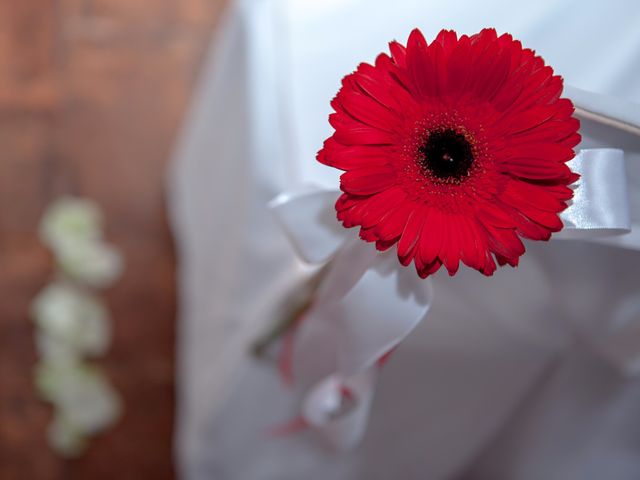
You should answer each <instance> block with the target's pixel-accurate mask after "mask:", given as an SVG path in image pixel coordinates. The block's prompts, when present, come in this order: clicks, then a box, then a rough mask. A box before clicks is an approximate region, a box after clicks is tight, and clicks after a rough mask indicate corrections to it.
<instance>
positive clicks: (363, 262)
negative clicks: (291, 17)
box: [269, 149, 631, 450]
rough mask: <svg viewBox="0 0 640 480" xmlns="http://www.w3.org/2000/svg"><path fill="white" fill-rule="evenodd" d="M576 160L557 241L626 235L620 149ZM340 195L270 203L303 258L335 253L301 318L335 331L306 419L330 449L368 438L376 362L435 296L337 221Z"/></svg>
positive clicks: (320, 259) (426, 283) (317, 193)
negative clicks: (331, 356)
mask: <svg viewBox="0 0 640 480" xmlns="http://www.w3.org/2000/svg"><path fill="white" fill-rule="evenodd" d="M570 166H571V168H572V170H573V171H575V172H576V173H579V174H580V175H581V178H580V181H579V182H578V183H577V186H576V192H575V196H574V199H573V201H572V204H571V205H570V207H569V208H567V210H565V212H563V213H562V215H561V218H562V220H563V222H564V223H565V225H566V227H565V229H563V231H562V235H554V238H556V237H561V238H565V239H569V238H573V239H576V238H581V239H594V238H598V237H602V236H610V235H620V234H624V233H628V232H629V231H630V228H631V227H630V221H629V209H628V201H627V196H626V195H627V192H626V175H625V169H624V156H623V152H622V151H621V150H617V149H591V150H583V151H581V152H579V153H578V154H577V156H576V158H575V159H574V160H572V163H571V164H570ZM338 195H339V192H337V191H326V190H318V189H313V188H307V189H305V190H302V191H298V192H291V193H284V194H281V195H279V196H278V197H277V198H275V199H274V200H273V201H272V202H271V203H270V205H269V206H270V208H271V210H272V211H273V213H274V215H275V217H276V219H277V221H278V222H279V224H280V225H281V227H282V229H283V230H284V232H285V233H286V234H287V236H288V237H289V239H290V241H291V243H292V245H293V247H294V248H295V250H296V251H297V253H298V254H299V256H300V257H301V258H302V259H303V260H304V261H306V262H308V263H311V264H322V263H325V262H327V261H329V260H330V259H331V264H330V265H329V266H328V268H329V270H328V272H327V273H326V275H325V277H324V278H323V280H322V283H321V285H320V287H319V289H318V292H317V295H316V298H315V302H314V304H313V306H312V308H311V309H310V310H309V312H308V313H307V316H306V317H305V320H304V323H305V324H307V325H308V324H312V325H313V324H316V325H322V326H323V327H324V328H325V329H328V331H329V332H330V335H329V341H331V342H332V343H333V346H334V347H335V350H336V357H337V358H336V362H335V365H336V368H335V371H334V372H333V373H332V374H330V375H328V376H327V377H325V378H324V379H323V380H321V381H320V382H318V383H317V384H316V385H315V386H314V387H313V388H312V389H311V390H310V391H309V393H308V394H307V396H306V398H305V400H304V403H303V406H302V416H303V418H304V420H305V421H306V422H307V423H308V424H309V425H310V426H312V427H313V428H314V429H316V430H317V431H318V432H319V433H321V434H322V435H323V436H324V437H325V439H326V440H328V442H329V444H330V445H331V446H332V447H333V448H335V449H338V450H347V449H349V448H352V447H354V446H356V445H357V444H358V443H359V442H360V440H361V438H362V436H363V435H364V431H365V428H366V424H367V418H368V415H369V410H370V407H371V402H372V398H373V393H374V390H375V383H376V378H377V369H378V367H377V365H376V364H377V362H378V360H379V359H380V358H381V357H382V356H383V355H384V354H385V353H387V352H389V351H390V350H391V349H393V348H394V347H395V346H397V345H398V344H399V343H400V342H401V341H402V340H403V339H404V338H405V337H406V336H407V335H408V334H409V333H410V332H411V331H412V330H413V329H414V328H415V327H416V325H418V323H419V322H420V320H422V318H424V317H425V316H426V314H427V312H428V311H429V307H430V304H431V300H432V296H433V294H432V286H431V281H430V279H427V280H422V279H420V278H419V277H418V276H417V275H416V273H415V272H414V270H413V269H412V268H404V267H402V266H401V265H400V263H399V262H398V261H397V259H396V256H395V253H394V251H393V249H390V251H388V252H385V253H380V252H377V251H376V250H375V247H374V245H373V244H368V243H365V242H363V241H361V240H360V239H358V238H357V237H355V236H354V232H353V230H348V229H345V228H343V227H342V226H341V225H340V224H339V223H338V222H337V220H336V218H335V210H334V204H335V201H336V199H337V197H338ZM372 298H377V299H379V298H384V301H382V302H381V301H377V302H371V301H370V299H372Z"/></svg>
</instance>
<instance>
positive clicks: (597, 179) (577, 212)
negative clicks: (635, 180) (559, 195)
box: [554, 148, 631, 239]
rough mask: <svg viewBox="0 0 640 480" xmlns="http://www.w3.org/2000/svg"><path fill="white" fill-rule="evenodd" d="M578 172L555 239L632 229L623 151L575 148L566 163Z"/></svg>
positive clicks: (627, 231)
mask: <svg viewBox="0 0 640 480" xmlns="http://www.w3.org/2000/svg"><path fill="white" fill-rule="evenodd" d="M568 165H569V167H570V168H571V170H572V171H574V172H576V173H578V174H580V179H579V180H578V181H577V183H576V187H575V192H574V197H573V200H572V202H571V205H570V206H569V207H568V208H567V209H566V210H565V211H564V212H562V214H561V215H560V218H561V219H562V222H563V223H564V225H565V228H564V229H563V230H562V231H561V232H558V233H557V234H555V235H554V238H557V239H586V238H589V239H593V238H598V237H604V236H613V235H623V234H626V233H629V232H630V231H631V220H630V217H629V199H628V194H627V176H626V172H625V164H624V153H623V151H622V150H619V149H616V148H594V149H585V150H581V151H580V152H578V154H577V155H576V156H575V158H574V159H573V160H571V161H570V162H569V163H568Z"/></svg>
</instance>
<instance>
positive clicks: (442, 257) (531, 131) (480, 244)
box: [318, 29, 580, 278]
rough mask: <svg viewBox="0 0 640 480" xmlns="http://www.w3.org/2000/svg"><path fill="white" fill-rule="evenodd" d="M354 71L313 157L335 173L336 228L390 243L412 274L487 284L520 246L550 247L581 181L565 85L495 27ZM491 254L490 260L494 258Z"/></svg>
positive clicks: (394, 48) (446, 34)
mask: <svg viewBox="0 0 640 480" xmlns="http://www.w3.org/2000/svg"><path fill="white" fill-rule="evenodd" d="M389 46H390V51H391V55H390V56H389V55H386V54H380V55H379V56H378V58H377V59H376V62H375V65H369V64H367V63H362V64H360V65H359V66H358V69H357V70H356V71H355V72H354V73H352V74H350V75H347V76H346V77H345V78H344V79H343V81H342V88H341V89H340V91H339V92H338V94H337V96H336V97H335V98H334V100H333V101H332V103H331V105H332V107H333V109H334V110H335V113H333V114H331V116H330V117H329V121H330V123H331V125H332V126H333V127H334V128H335V132H334V134H333V135H332V136H331V137H330V138H329V139H327V140H326V141H325V143H324V146H323V148H322V150H320V152H319V153H318V160H319V161H320V162H322V163H324V164H326V165H330V166H332V167H335V168H338V169H340V170H344V171H345V172H346V173H344V174H342V176H341V177H340V187H341V189H342V191H343V192H344V193H343V194H342V195H341V197H340V199H339V200H338V202H337V203H336V210H337V212H338V219H339V220H340V221H341V222H342V223H343V225H344V226H345V227H353V226H360V236H361V237H362V238H363V239H364V240H366V241H369V242H376V246H377V248H378V249H379V250H385V249H388V248H389V247H391V246H392V245H394V244H396V243H397V245H398V247H397V248H398V257H399V259H400V262H401V263H402V264H403V265H408V264H409V263H411V261H412V260H413V262H414V263H415V266H416V269H417V271H418V274H419V275H420V276H421V277H423V278H424V277H427V276H428V275H430V274H432V273H434V272H436V271H437V270H438V269H439V268H440V267H441V266H442V265H443V264H444V266H445V267H446V269H447V270H448V272H449V274H450V275H453V274H455V272H456V271H457V270H458V265H459V262H460V260H462V262H464V263H465V264H467V265H468V266H470V267H473V268H475V269H477V270H479V271H480V272H482V273H484V274H485V275H491V274H493V272H494V271H495V269H496V264H495V260H497V261H498V263H499V264H500V265H504V264H507V263H508V264H510V265H512V266H516V265H517V264H518V259H519V257H520V255H522V254H523V253H524V251H525V248H524V245H523V244H522V241H521V240H520V237H524V238H529V239H532V240H548V239H549V238H550V236H551V233H552V232H557V231H559V230H560V229H562V222H561V221H560V218H559V217H558V214H559V213H560V212H561V211H562V210H563V209H565V208H566V206H567V203H566V202H567V201H568V200H569V199H570V198H571V197H572V194H573V192H572V190H571V188H569V185H570V184H571V183H573V182H574V181H575V180H576V179H577V178H578V175H576V174H574V173H572V172H571V170H570V169H569V168H568V166H567V165H566V162H567V161H568V160H570V159H572V158H573V157H574V155H575V154H574V151H573V147H575V146H576V145H577V144H578V143H579V142H580V136H579V135H578V133H577V132H578V128H579V126H580V124H579V122H578V120H577V119H575V118H573V117H572V114H573V111H574V108H573V104H572V103H571V101H570V100H568V99H566V98H560V95H561V93H562V78H561V77H559V76H557V75H554V74H553V70H552V69H551V67H549V66H546V65H545V64H544V61H543V60H542V58H540V57H539V56H536V55H535V53H534V52H533V51H532V50H530V49H527V48H522V44H521V43H520V42H519V41H517V40H514V39H513V38H512V37H511V35H508V34H505V35H502V36H500V37H498V36H497V35H496V32H495V30H494V29H485V30H482V31H481V32H480V33H478V34H476V35H473V36H470V37H469V36H467V35H462V36H461V37H460V38H457V35H456V33H455V32H453V31H446V30H443V31H441V32H440V33H439V34H438V36H437V37H436V39H435V41H434V42H433V43H431V44H430V45H428V44H427V42H426V41H425V39H424V37H423V35H422V33H421V32H420V31H419V30H417V29H416V30H414V31H413V32H412V33H411V35H410V36H409V41H408V42H407V46H406V48H405V47H404V46H402V45H400V44H399V43H397V42H391V43H390V45H389ZM494 256H495V260H494Z"/></svg>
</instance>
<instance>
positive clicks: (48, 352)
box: [32, 282, 111, 359]
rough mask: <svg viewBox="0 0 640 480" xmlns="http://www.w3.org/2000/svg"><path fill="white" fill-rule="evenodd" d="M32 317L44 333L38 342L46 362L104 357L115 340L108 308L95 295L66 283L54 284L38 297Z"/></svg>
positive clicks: (38, 338)
mask: <svg viewBox="0 0 640 480" xmlns="http://www.w3.org/2000/svg"><path fill="white" fill-rule="evenodd" d="M32 315H33V318H34V320H35V322H36V324H37V325H38V326H39V327H40V329H41V331H40V333H39V334H38V335H37V338H36V341H37V346H38V348H39V350H40V354H41V355H42V356H43V357H45V358H51V359H54V358H58V359H61V358H64V357H66V356H68V355H72V354H75V355H89V356H97V355H101V354H103V353H104V352H105V351H106V349H107V347H108V345H109V342H110V340H111V331H110V328H109V327H110V324H109V321H108V317H109V315H108V312H107V310H106V308H105V307H104V305H103V304H102V303H101V302H100V301H99V300H98V299H97V298H96V297H95V296H93V295H92V294H91V293H89V292H85V291H82V290H80V289H79V288H77V287H74V286H72V285H69V284H67V283H64V282H56V283H52V284H51V285H49V286H47V287H46V288H45V289H44V290H42V291H41V292H40V293H39V294H38V296H37V297H36V298H35V300H34V302H33V306H32Z"/></svg>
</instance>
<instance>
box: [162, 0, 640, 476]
mask: <svg viewBox="0 0 640 480" xmlns="http://www.w3.org/2000/svg"><path fill="white" fill-rule="evenodd" d="M638 24H640V11H639V9H638V8H637V6H636V5H635V2H631V1H629V2H621V1H618V2H616V1H610V2H605V3H602V4H596V2H578V1H572V2H555V1H551V0H542V1H540V2H527V3H522V4H520V5H514V4H513V2H506V1H504V2H500V1H496V0H488V1H485V2H471V1H470V0H469V1H453V2H451V1H449V2H434V1H429V2H424V1H418V0H398V1H395V2H383V1H382V0H369V1H366V2H365V1H364V0H348V1H342V2H335V1H324V2H311V1H302V0H300V1H293V0H289V1H284V0H282V1H277V0H271V1H270V0H253V1H250V0H239V1H238V2H236V4H235V5H233V6H232V8H231V9H230V11H229V13H228V15H227V18H226V22H225V24H224V28H223V29H222V31H221V32H219V34H218V35H217V38H216V39H215V40H216V42H215V43H214V45H215V46H214V47H212V49H211V53H210V56H209V58H208V59H207V62H206V64H205V66H204V69H203V74H202V78H201V81H200V83H199V86H198V88H197V91H196V93H195V95H194V99H193V104H192V105H193V106H192V109H191V111H190V113H189V115H188V117H187V119H186V122H185V126H184V129H183V134H182V136H181V138H180V140H179V142H178V145H177V147H176V151H175V158H174V162H173V165H172V169H171V172H170V175H169V193H170V209H171V214H172V221H173V226H174V230H175V233H176V237H177V244H178V255H179V264H180V265H179V285H180V312H179V326H178V337H179V338H178V346H177V348H178V362H179V365H178V385H179V390H178V414H177V431H176V453H177V460H178V467H179V471H180V473H181V476H182V477H183V478H188V479H215V480H217V479H221V480H225V479H231V480H233V479H242V480H245V479H247V480H253V479H260V480H262V479H279V480H280V479H292V480H293V479H300V478H306V479H308V480H313V479H316V478H317V479H324V478H334V479H361V478H362V479H365V478H366V479H378V478H379V479H386V478H406V479H414V478H416V479H417V478H420V479H424V478H427V479H434V480H439V479H447V478H454V477H456V476H457V477H459V478H465V479H474V480H475V479H483V478H487V479H496V480H500V479H509V480H511V479H514V480H529V479H531V480H539V479H541V478H544V479H549V480H555V479H558V480H573V479H576V480H578V479H579V480H601V479H603V478H606V479H611V480H636V479H637V478H640V383H639V381H638V377H636V376H634V375H635V374H636V373H638V370H640V361H639V359H638V343H639V337H640V326H639V324H640V298H639V294H638V292H639V290H640V280H639V279H638V278H639V277H638V271H640V254H639V253H638V252H634V251H632V250H625V249H621V248H618V247H619V246H620V245H624V244H625V242H627V243H628V244H634V242H635V244H637V236H638V229H637V228H635V229H634V230H633V231H632V233H631V234H629V235H627V236H623V237H620V238H619V239H617V240H612V241H610V242H609V241H608V243H609V245H606V244H602V243H599V244H588V243H585V242H580V243H578V242H575V241H570V240H567V241H565V242H552V243H549V244H540V243H529V244H527V249H528V252H527V254H525V256H524V257H523V259H522V264H521V266H520V267H519V268H518V269H515V270H514V269H510V268H503V269H501V270H499V271H498V272H497V273H496V274H495V276H494V277H492V278H491V279H486V278H484V277H482V276H481V275H480V274H477V272H473V271H469V270H465V271H462V272H460V273H459V274H458V275H456V277H454V278H448V277H446V276H443V275H438V276H436V278H435V279H434V298H435V299H436V300H435V301H434V304H433V306H432V309H431V311H430V314H429V317H428V319H427V321H425V322H424V323H422V324H421V325H420V326H419V327H418V328H417V329H416V330H415V331H414V332H413V333H412V334H411V335H410V336H409V337H408V339H407V340H406V341H405V343H403V345H402V347H401V348H399V349H398V351H397V353H396V354H395V355H394V358H393V359H392V361H391V362H390V363H389V364H388V365H387V366H385V368H384V370H383V371H382V373H381V375H380V378H379V380H378V383H379V391H378V393H377V394H376V398H375V400H374V403H373V406H372V419H371V424H370V426H369V429H368V431H367V433H366V435H365V438H364V442H363V444H362V446H361V447H360V448H359V449H358V450H356V451H355V452H352V453H349V454H348V455H337V456H336V455H331V454H328V453H326V452H325V451H324V450H323V449H322V448H321V447H320V446H319V445H318V443H317V442H316V439H315V438H314V437H313V435H311V434H309V433H304V434H301V435H297V436H293V437H289V438H284V439H282V438H277V439H274V438H270V437H269V436H268V435H267V434H266V433H265V432H266V431H267V430H268V429H269V428H270V427H272V426H274V425H275V424H278V423H280V422H282V421H286V420H288V419H290V418H291V417H292V416H293V415H295V412H296V411H297V408H298V403H297V401H298V398H299V397H297V396H296V393H300V392H301V391H302V389H303V388H304V387H307V386H309V385H311V384H312V382H313V381H315V380H318V379H320V378H322V377H323V376H324V375H325V374H326V373H327V372H326V371H323V370H322V369H321V368H319V367H318V366H317V365H299V376H300V377H301V378H304V379H305V380H306V384H303V385H300V389H299V391H298V390H297V391H296V392H290V391H287V390H286V389H284V388H283V387H282V385H281V383H280V382H279V380H278V378H277V375H276V373H275V371H274V369H273V366H272V365H266V364H260V363H255V362H254V361H253V360H252V359H251V358H250V357H249V356H248V354H247V353H248V350H249V345H250V343H251V342H252V341H253V340H254V339H255V338H256V337H257V336H258V335H259V334H260V333H261V332H262V331H263V330H264V329H265V328H266V326H267V325H268V324H269V323H270V322H271V321H273V320H274V319H275V318H277V315H278V313H279V311H280V310H279V309H280V306H281V305H280V304H281V302H282V300H283V298H285V297H286V294H287V292H289V291H290V290H291V289H292V288H294V287H295V285H296V283H297V282H298V281H299V280H300V279H301V278H303V277H304V276H305V274H306V272H305V269H304V267H303V266H301V265H299V264H298V263H297V261H296V259H295V253H294V252H293V251H292V250H291V248H290V246H289V244H288V242H287V239H286V238H285V237H284V235H283V233H282V232H281V231H280V229H279V228H278V226H277V225H276V224H275V222H274V221H273V219H272V217H271V216H270V215H269V214H268V212H267V207H266V205H267V202H268V201H269V200H270V199H271V198H273V197H274V196H275V195H276V194H278V193H279V192H280V191H283V190H287V189H290V188H295V187H297V186H299V185H301V184H304V183H314V184H318V185H320V186H323V187H327V188H335V186H336V185H337V177H338V172H335V171H332V170H331V169H328V168H326V167H324V166H322V165H319V164H317V162H315V160H314V155H315V152H316V151H317V149H318V148H319V147H320V145H321V142H322V140H323V139H324V138H325V137H326V136H328V135H329V134H330V127H329V125H328V123H327V120H326V118H327V114H328V113H329V100H330V99H331V97H332V96H333V95H334V94H335V92H336V90H337V88H338V86H339V80H340V78H341V76H342V75H344V74H345V73H348V72H350V71H352V70H353V69H354V68H355V66H356V64H357V63H358V62H359V61H362V60H367V61H371V60H372V59H373V58H374V55H375V53H377V52H379V51H381V50H383V49H384V48H385V44H386V41H388V40H390V39H392V38H397V39H399V40H401V41H405V40H406V36H407V35H408V32H409V31H410V30H411V28H413V27H415V26H419V27H421V28H422V29H423V31H424V33H425V35H426V36H427V37H433V35H435V33H436V32H437V31H438V30H439V29H440V28H442V27H451V28H455V29H456V30H458V31H460V32H466V33H472V32H475V31H478V30H479V29H480V28H482V27H484V26H490V25H492V26H495V27H497V29H498V30H499V31H509V32H511V33H513V34H514V36H516V37H517V38H519V39H521V40H522V41H523V43H524V44H525V45H526V46H529V47H532V48H535V49H536V50H537V51H538V52H539V53H540V54H541V55H543V56H544V57H545V59H546V60H547V61H548V63H550V64H551V65H553V66H554V68H555V69H556V71H557V72H558V73H560V74H562V75H564V77H565V79H566V82H567V83H569V84H571V85H573V86H575V87H578V88H579V89H581V90H585V91H590V92H596V93H598V94H602V95H600V96H597V97H591V98H597V99H598V102H596V103H597V105H596V106H598V107H601V108H602V109H604V110H612V112H610V113H611V114H612V115H613V116H617V117H618V118H621V119H622V120H625V121H626V120H627V119H626V118H623V117H624V115H623V114H621V113H620V112H619V111H618V110H617V107H621V108H622V110H623V112H630V111H631V112H633V111H634V110H635V108H634V104H633V102H640V82H638V79H639V78H640V62H639V61H638V59H639V58H640V29H638V28H637V25H638ZM575 92H577V94H578V95H579V94H580V93H579V91H575ZM568 94H570V91H569V92H568ZM614 107H615V108H614ZM581 133H582V134H583V137H584V141H583V143H582V144H581V145H580V148H596V147H608V148H619V149H622V150H624V152H625V156H626V168H627V177H628V179H629V184H628V190H629V192H628V193H629V198H630V200H631V201H630V207H631V208H630V212H629V213H630V218H631V223H632V226H635V225H639V224H640V142H639V141H638V138H637V137H636V136H634V135H632V134H630V133H627V132H624V131H622V130H619V129H616V128H614V127H613V126H603V125H601V124H598V123H596V122H593V121H591V120H585V121H583V126H582V129H581ZM372 301H374V302H375V299H372ZM308 348H317V349H319V350H322V349H324V350H331V346H330V345H325V344H322V342H321V341H318V342H317V343H316V344H315V346H314V345H311V346H309V347H308ZM327 353H330V352H327Z"/></svg>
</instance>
